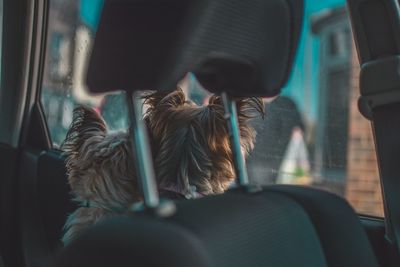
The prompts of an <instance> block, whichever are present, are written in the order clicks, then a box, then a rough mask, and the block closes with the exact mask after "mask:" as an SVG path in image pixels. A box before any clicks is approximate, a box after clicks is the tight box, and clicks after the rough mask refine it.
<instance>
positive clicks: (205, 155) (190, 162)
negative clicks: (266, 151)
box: [144, 89, 264, 195]
mask: <svg viewBox="0 0 400 267" xmlns="http://www.w3.org/2000/svg"><path fill="white" fill-rule="evenodd" d="M144 98H145V101H144V104H145V105H147V107H148V108H147V111H146V113H145V116H144V120H145V122H146V124H147V126H148V128H149V132H150V137H151V138H150V139H151V141H152V148H153V157H154V163H155V169H156V175H157V180H158V184H159V188H160V189H162V188H165V187H169V186H171V185H173V186H178V188H179V190H181V192H183V193H184V194H185V195H186V194H190V192H191V188H193V186H195V187H196V190H197V192H199V193H202V194H214V193H222V192H224V191H225V190H226V189H227V188H228V186H229V185H230V184H231V182H232V181H233V180H234V179H235V173H234V165H233V164H234V163H233V155H232V150H231V146H230V140H229V131H228V127H227V123H226V121H225V118H224V107H223V103H222V99H221V98H220V97H219V96H215V95H214V96H212V97H211V98H210V99H209V103H208V105H205V106H198V105H196V104H194V103H192V102H190V101H188V100H186V98H185V95H184V93H183V91H182V90H180V89H177V90H175V91H173V92H171V93H167V94H166V93H159V92H156V93H151V94H147V95H145V96H144ZM236 103H237V115H238V121H239V127H240V135H241V146H242V153H243V154H244V155H245V156H247V154H248V153H249V152H250V151H251V150H252V149H253V146H254V141H255V136H256V133H255V131H254V129H253V128H252V127H251V125H250V123H249V121H250V119H252V118H254V117H256V116H257V115H259V114H262V115H263V114H264V105H263V103H262V100H261V99H260V98H242V99H237V101H236Z"/></svg>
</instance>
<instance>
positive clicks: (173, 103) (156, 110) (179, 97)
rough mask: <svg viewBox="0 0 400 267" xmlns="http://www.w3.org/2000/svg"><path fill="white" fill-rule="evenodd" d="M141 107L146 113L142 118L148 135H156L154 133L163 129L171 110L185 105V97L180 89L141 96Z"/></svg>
mask: <svg viewBox="0 0 400 267" xmlns="http://www.w3.org/2000/svg"><path fill="white" fill-rule="evenodd" d="M143 99H144V102H143V105H144V106H145V108H147V109H146V111H145V113H144V116H143V120H144V121H145V123H146V125H147V127H149V133H150V135H152V134H156V133H155V132H154V131H157V129H158V130H160V129H163V126H162V125H163V124H164V123H166V122H167V120H166V116H169V113H170V111H171V109H175V108H178V107H180V106H183V105H184V104H185V103H186V97H185V94H184V93H183V91H182V89H181V88H177V89H176V90H174V91H172V92H168V93H165V92H153V93H150V94H145V95H143Z"/></svg>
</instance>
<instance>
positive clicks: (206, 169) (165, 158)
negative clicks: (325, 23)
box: [62, 89, 264, 244]
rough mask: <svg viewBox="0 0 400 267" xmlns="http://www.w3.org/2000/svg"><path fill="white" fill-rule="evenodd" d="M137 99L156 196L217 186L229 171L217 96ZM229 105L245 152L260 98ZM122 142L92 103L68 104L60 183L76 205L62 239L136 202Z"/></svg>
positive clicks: (221, 187) (125, 139) (220, 188)
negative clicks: (196, 100) (198, 101)
mask: <svg viewBox="0 0 400 267" xmlns="http://www.w3.org/2000/svg"><path fill="white" fill-rule="evenodd" d="M144 105H145V106H146V107H147V111H146V113H145V114H144V121H145V123H146V125H147V128H148V131H149V137H150V142H151V147H152V152H153V159H154V164H155V171H156V177H157V184H158V188H159V190H160V193H161V196H164V197H169V198H182V197H183V198H185V197H186V198H191V197H196V196H197V195H198V194H200V195H208V194H216V193H222V192H224V191H225V190H226V189H227V188H228V186H229V185H230V184H231V183H232V182H233V181H234V178H235V174H234V168H233V157H232V151H231V148H230V145H229V135H228V128H227V125H226V121H225V119H224V108H223V104H222V101H221V99H220V97H218V96H212V97H211V98H210V100H209V104H208V105H207V106H197V105H195V104H193V103H191V102H189V101H187V100H186V99H185V95H184V93H183V92H182V90H180V89H177V90H175V91H173V92H171V93H168V94H163V93H158V92H156V93H150V94H146V95H144ZM237 108H238V119H239V126H240V132H241V142H242V151H243V153H244V154H245V155H247V154H248V152H249V151H250V150H251V149H252V148H253V145H254V140H255V135H256V133H255V131H254V129H253V128H252V127H251V126H250V124H249V120H250V119H251V118H253V117H255V116H256V115H258V114H260V113H261V114H264V110H263V104H262V101H261V99H258V98H246V99H239V100H237ZM129 140H130V138H129V136H128V135H127V133H122V132H121V133H115V134H109V133H107V129H106V124H105V122H104V121H103V119H102V118H101V117H100V116H99V115H98V114H97V113H96V112H94V111H93V110H92V109H89V108H85V107H78V108H76V109H75V110H74V117H73V123H72V125H71V128H70V130H69V132H68V134H67V138H66V140H65V142H64V145H63V147H62V148H63V150H64V151H65V154H66V155H67V170H68V182H69V184H70V186H71V188H72V193H73V195H74V197H75V200H76V201H77V202H79V203H81V205H82V206H83V207H80V208H78V209H77V210H76V211H75V212H74V213H73V214H71V215H70V216H69V218H68V220H67V222H66V224H65V229H66V233H65V235H64V237H63V242H64V244H67V243H69V242H70V241H71V240H72V239H74V238H75V237H76V236H77V235H78V234H79V233H80V232H81V231H82V230H84V229H85V228H86V227H88V226H90V225H92V224H94V223H96V222H97V221H99V220H100V219H103V218H105V217H109V216H112V215H113V214H116V213H118V212H121V211H123V210H125V209H127V208H128V207H129V206H130V205H131V204H132V203H133V202H137V201H140V200H141V197H140V194H139V193H138V188H137V180H136V174H135V166H134V161H133V157H132V153H131V152H132V151H131V147H130V141H129ZM87 202H88V203H89V205H87V206H86V207H85V203H87Z"/></svg>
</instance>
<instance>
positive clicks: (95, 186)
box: [62, 106, 140, 209]
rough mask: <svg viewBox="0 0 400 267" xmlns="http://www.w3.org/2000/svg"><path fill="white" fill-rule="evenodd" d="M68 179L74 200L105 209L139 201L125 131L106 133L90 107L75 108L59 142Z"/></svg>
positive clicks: (123, 206)
mask: <svg viewBox="0 0 400 267" xmlns="http://www.w3.org/2000/svg"><path fill="white" fill-rule="evenodd" d="M62 149H63V151H64V153H65V155H66V156H67V161H66V166H67V172H68V182H69V184H70V186H71V189H72V192H73V194H74V196H75V199H76V200H77V201H89V202H90V203H94V204H95V205H96V206H98V207H101V208H106V209H110V208H111V209H112V208H116V209H122V208H127V207H126V205H129V204H131V203H132V202H135V201H138V200H140V197H139V194H138V187H137V180H136V174H135V167H134V161H133V156H132V151H131V147H130V141H129V138H128V135H127V133H124V132H119V133H113V134H109V133H108V132H107V127H106V124H105V122H104V120H103V119H102V118H101V117H100V116H99V115H98V114H97V113H96V112H95V111H94V110H93V109H91V108H88V107H83V106H80V107H77V108H76V109H75V110H74V113H73V122H72V125H71V127H70V129H69V131H68V133H67V137H66V139H65V141H64V143H63V145H62Z"/></svg>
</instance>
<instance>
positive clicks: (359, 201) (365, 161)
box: [345, 46, 383, 216]
mask: <svg viewBox="0 0 400 267" xmlns="http://www.w3.org/2000/svg"><path fill="white" fill-rule="evenodd" d="M352 54H353V55H352V68H351V79H350V83H351V89H352V90H351V95H350V118H349V141H348V165H347V183H346V189H345V194H346V198H347V200H348V201H349V202H350V203H351V204H352V206H353V207H354V208H355V209H356V210H357V212H358V213H361V214H363V213H364V214H371V215H377V216H383V205H382V195H381V188H380V183H379V173H378V166H377V160H376V155H375V148H374V141H373V134H372V131H371V125H370V122H369V121H368V120H366V119H365V118H364V117H363V116H362V115H361V114H360V113H359V111H358V107H357V100H358V96H359V63H358V58H357V53H356V50H355V47H354V46H353V49H352Z"/></svg>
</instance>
